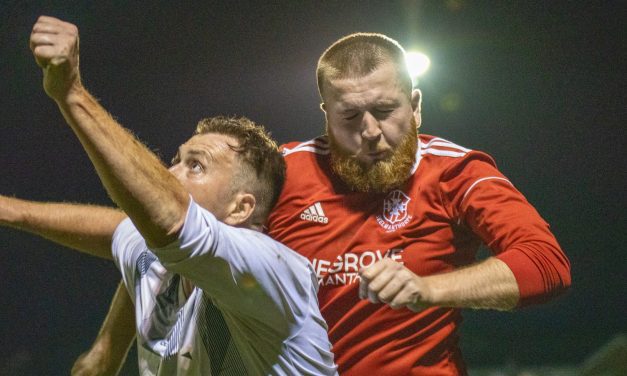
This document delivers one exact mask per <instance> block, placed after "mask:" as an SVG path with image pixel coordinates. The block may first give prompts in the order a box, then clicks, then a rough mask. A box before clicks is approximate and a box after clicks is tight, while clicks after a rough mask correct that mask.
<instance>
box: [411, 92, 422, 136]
mask: <svg viewBox="0 0 627 376" xmlns="http://www.w3.org/2000/svg"><path fill="white" fill-rule="evenodd" d="M411 108H412V109H413V110H414V118H415V119H416V126H417V128H420V124H421V123H422V114H421V110H422V93H421V92H420V90H418V89H414V90H412V92H411Z"/></svg>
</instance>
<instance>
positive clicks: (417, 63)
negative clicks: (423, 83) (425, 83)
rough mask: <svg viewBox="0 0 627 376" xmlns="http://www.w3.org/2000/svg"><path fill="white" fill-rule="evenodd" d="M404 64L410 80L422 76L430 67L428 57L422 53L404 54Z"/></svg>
mask: <svg viewBox="0 0 627 376" xmlns="http://www.w3.org/2000/svg"><path fill="white" fill-rule="evenodd" d="M405 62H406V63H407V69H409V74H410V75H411V77H412V78H416V77H420V76H422V75H423V74H424V73H425V72H426V71H427V70H428V69H429V66H430V65H431V60H429V57H428V56H427V55H425V54H423V53H422V52H410V51H408V52H407V53H406V54H405Z"/></svg>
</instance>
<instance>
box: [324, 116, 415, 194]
mask: <svg viewBox="0 0 627 376" xmlns="http://www.w3.org/2000/svg"><path fill="white" fill-rule="evenodd" d="M412 125H413V126H412V127H411V130H410V132H409V133H407V134H406V135H405V136H403V138H402V139H401V142H400V144H399V145H398V146H397V147H396V149H395V150H394V151H393V153H392V155H391V156H390V157H389V158H386V159H385V160H380V161H376V162H375V163H374V164H373V165H371V166H365V165H364V164H362V163H360V162H359V161H358V160H357V159H356V158H355V157H354V156H352V155H350V154H349V153H348V152H346V150H345V149H344V148H343V147H342V146H340V145H339V144H338V142H337V140H336V139H335V138H334V137H333V135H332V134H331V132H329V131H328V126H327V135H328V137H329V147H330V148H331V168H332V169H333V172H335V173H336V174H337V175H338V176H339V177H340V179H342V181H344V183H346V184H347V185H348V186H349V187H350V188H351V189H352V190H353V191H357V192H373V193H384V192H388V191H390V190H391V189H393V188H398V187H399V186H400V185H401V184H403V183H404V182H405V181H406V180H407V178H408V177H409V174H410V172H411V169H412V167H413V166H414V162H415V160H416V150H417V148H418V140H417V137H418V127H417V126H416V122H415V120H414V119H413V118H412Z"/></svg>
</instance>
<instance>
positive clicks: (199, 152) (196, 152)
mask: <svg viewBox="0 0 627 376" xmlns="http://www.w3.org/2000/svg"><path fill="white" fill-rule="evenodd" d="M183 148H184V145H181V146H180V147H179V149H178V151H177V152H176V155H175V156H174V158H172V159H173V160H176V159H178V160H180V159H181V154H185V155H191V156H195V157H197V158H198V156H202V157H204V159H205V161H206V162H210V161H212V160H213V155H212V154H211V153H210V152H208V151H207V150H204V149H200V148H194V147H188V148H185V149H186V150H183Z"/></svg>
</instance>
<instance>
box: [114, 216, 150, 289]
mask: <svg viewBox="0 0 627 376" xmlns="http://www.w3.org/2000/svg"><path fill="white" fill-rule="evenodd" d="M145 250H146V242H145V241H144V238H142V236H141V234H140V233H139V232H138V231H137V229H136V228H135V226H134V225H133V222H132V221H131V220H130V219H129V218H126V219H125V220H123V221H122V222H121V223H120V224H119V225H118V227H117V228H116V229H115V232H114V233H113V238H112V243H111V251H112V255H113V261H114V262H115V265H116V266H117V267H118V269H119V270H120V273H121V274H122V280H123V281H124V285H126V286H127V290H129V295H130V296H131V299H133V301H135V294H134V293H133V291H132V287H133V286H134V285H135V279H136V275H135V274H136V273H137V267H136V266H137V260H138V259H139V258H140V256H141V255H142V253H143V252H145ZM129 286H130V288H129Z"/></svg>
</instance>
